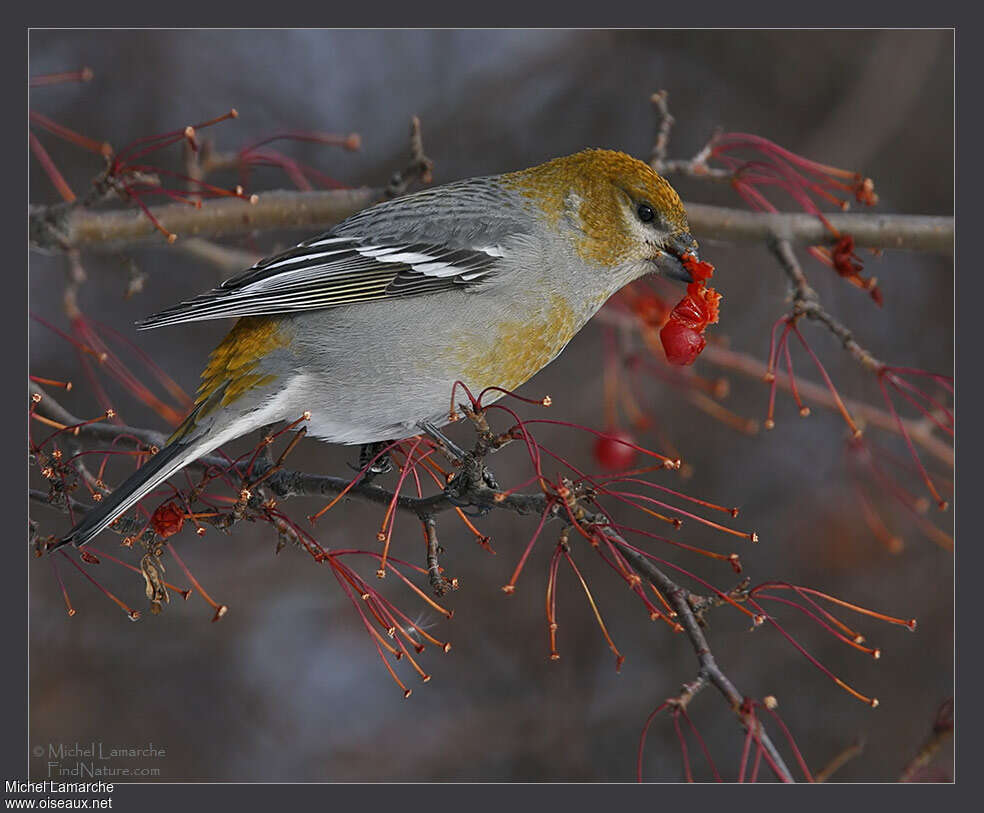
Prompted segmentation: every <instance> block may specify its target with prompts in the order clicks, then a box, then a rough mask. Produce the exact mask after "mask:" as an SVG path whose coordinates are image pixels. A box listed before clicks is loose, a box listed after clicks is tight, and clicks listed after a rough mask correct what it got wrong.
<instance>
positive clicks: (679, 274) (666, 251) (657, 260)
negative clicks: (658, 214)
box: [653, 232, 697, 284]
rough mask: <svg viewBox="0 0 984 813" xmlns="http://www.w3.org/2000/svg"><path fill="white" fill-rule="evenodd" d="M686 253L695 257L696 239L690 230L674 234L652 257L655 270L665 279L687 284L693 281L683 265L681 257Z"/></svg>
mask: <svg viewBox="0 0 984 813" xmlns="http://www.w3.org/2000/svg"><path fill="white" fill-rule="evenodd" d="M687 254H689V255H691V256H692V257H693V258H694V259H697V241H696V240H694V238H693V237H692V236H691V234H690V232H679V233H677V234H674V235H673V236H672V237H671V238H670V239H669V240H667V242H666V245H664V246H663V248H662V249H661V250H660V251H659V252H658V253H657V254H656V256H655V257H653V263H654V264H655V266H656V272H657V273H658V274H659V275H660V276H663V277H666V278H667V279H675V280H677V281H679V282H686V283H688V284H689V283H691V282H693V281H694V278H693V276H691V274H690V272H689V271H688V270H687V269H686V268H684V266H683V261H682V258H683V257H684V255H687Z"/></svg>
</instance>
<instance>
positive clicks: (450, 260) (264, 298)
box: [138, 233, 502, 329]
mask: <svg viewBox="0 0 984 813" xmlns="http://www.w3.org/2000/svg"><path fill="white" fill-rule="evenodd" d="M501 256H502V253H501V251H500V250H499V249H498V248H496V247H495V246H489V247H480V248H454V247H449V246H442V245H437V244H433V243H424V242H419V243H418V242H409V241H408V242H397V241H393V242H390V241H374V242H368V241H365V240H362V239H359V238H356V237H341V236H337V235H336V236H332V233H329V234H326V235H323V236H321V237H315V238H313V239H311V240H308V241H306V242H304V243H301V244H300V245H298V246H295V247H294V248H292V249H289V250H288V251H285V252H283V253H281V254H277V255H276V256H273V257H268V258H266V259H264V260H261V261H260V262H258V263H256V265H254V266H253V267H252V268H250V269H249V270H247V271H245V272H243V273H242V274H239V275H237V276H235V277H232V278H231V279H228V280H226V281H225V282H223V283H222V284H221V285H220V286H219V287H218V288H214V289H213V290H211V291H209V292H207V293H204V294H201V295H199V296H197V297H195V298H194V299H190V300H188V301H186V302H182V303H181V304H179V305H175V306H174V307H172V308H168V309H167V310H165V311H161V312H160V313H157V314H155V315H153V316H151V317H149V318H147V319H145V320H144V321H142V322H139V323H138V326H139V327H140V328H141V329H148V328H155V327H163V326H165V325H176V324H181V323H183V322H196V321H200V320H203V319H226V318H231V317H239V316H261V315H272V314H283V313H292V312H296V311H307V310H318V309H321V308H332V307H335V306H338V305H348V304H352V303H355V302H367V301H370V300H375V299H385V298H388V297H396V296H411V295H416V294H426V293H433V292H436V291H443V290H449V289H453V288H456V287H457V288H461V287H462V286H473V285H477V284H479V283H481V282H482V281H485V280H487V279H488V278H489V277H490V276H491V275H492V274H494V272H495V269H496V265H497V264H498V262H499V259H500V257H501Z"/></svg>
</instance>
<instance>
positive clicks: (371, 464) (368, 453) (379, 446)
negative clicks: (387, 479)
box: [349, 440, 393, 486]
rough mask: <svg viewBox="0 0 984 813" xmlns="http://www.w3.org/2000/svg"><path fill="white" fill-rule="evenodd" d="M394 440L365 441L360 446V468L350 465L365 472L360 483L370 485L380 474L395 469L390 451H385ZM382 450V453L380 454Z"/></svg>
mask: <svg viewBox="0 0 984 813" xmlns="http://www.w3.org/2000/svg"><path fill="white" fill-rule="evenodd" d="M391 443H392V441H388V440H383V441H377V442H375V443H363V444H362V446H360V447H359V465H358V468H356V467H355V466H352V464H351V463H350V464H349V465H350V466H351V467H352V468H353V469H355V470H356V471H361V472H363V474H362V477H361V478H360V479H359V485H360V486H361V485H368V484H369V483H371V482H372V481H373V480H375V479H376V478H377V477H378V476H379V475H380V474H386V473H387V472H390V471H392V470H393V461H392V460H390V456H389V452H383V449H385V448H386V447H387V446H389V445H391ZM381 452H382V454H380V453H381Z"/></svg>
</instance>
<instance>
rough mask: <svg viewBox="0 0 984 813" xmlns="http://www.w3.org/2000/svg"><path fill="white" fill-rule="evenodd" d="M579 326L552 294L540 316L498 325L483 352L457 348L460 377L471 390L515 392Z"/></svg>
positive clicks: (559, 299) (562, 303)
mask: <svg viewBox="0 0 984 813" xmlns="http://www.w3.org/2000/svg"><path fill="white" fill-rule="evenodd" d="M580 327H581V320H580V319H578V318H577V315H576V314H575V312H574V311H573V310H572V309H571V306H570V305H569V304H568V303H567V300H565V299H564V298H563V297H561V296H559V295H555V296H553V297H552V298H551V300H550V304H549V305H548V306H546V307H545V308H544V309H543V310H542V311H541V313H540V314H538V315H537V316H534V317H533V318H530V319H516V320H508V321H506V322H503V323H502V324H501V325H499V327H498V330H497V331H496V333H495V336H494V338H493V340H492V342H491V344H490V346H489V347H488V349H487V350H486V351H485V352H484V353H479V352H476V348H475V347H474V346H472V345H470V344H469V345H467V346H461V347H458V348H456V350H457V353H458V361H459V363H460V364H461V365H462V378H463V380H464V381H465V383H467V384H468V385H469V386H471V387H478V388H479V389H482V388H484V387H491V386H496V387H503V388H504V389H510V390H511V389H515V388H516V387H518V386H520V385H521V384H523V383H525V382H526V381H528V380H529V379H530V378H532V377H533V376H534V375H535V374H536V373H537V372H539V371H540V370H541V369H542V368H543V367H545V366H546V365H547V364H548V363H549V362H550V361H551V360H552V359H553V358H554V357H555V356H556V355H557V354H558V353H560V351H561V350H563V349H564V346H565V345H566V344H567V343H568V342H569V341H570V340H571V339H572V338H573V337H574V334H575V333H577V331H578V330H579V329H580Z"/></svg>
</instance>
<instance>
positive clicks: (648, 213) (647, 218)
mask: <svg viewBox="0 0 984 813" xmlns="http://www.w3.org/2000/svg"><path fill="white" fill-rule="evenodd" d="M636 214H637V215H639V219H640V220H641V221H642V222H643V223H652V222H653V220H654V219H655V218H656V213H655V212H654V211H653V207H652V206H649V205H648V204H645V203H640V204H639V208H638V209H636Z"/></svg>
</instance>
